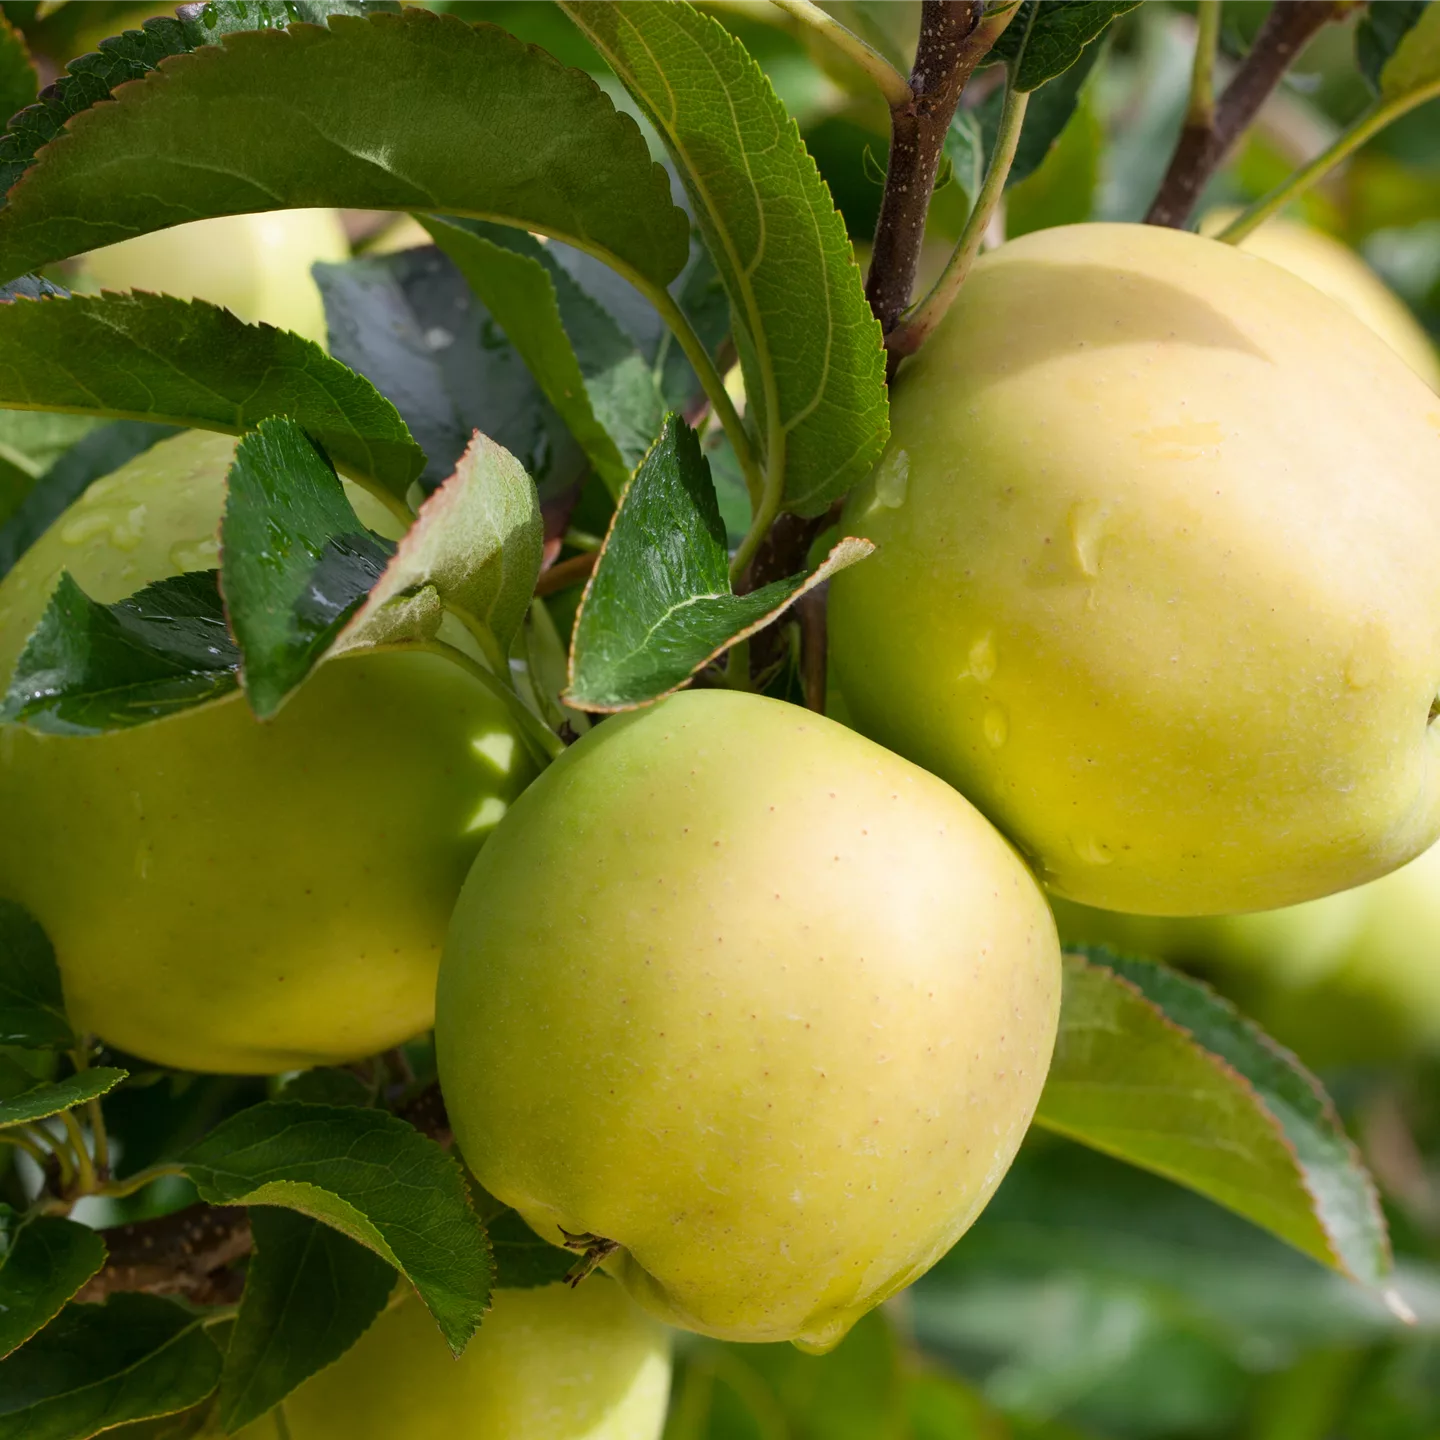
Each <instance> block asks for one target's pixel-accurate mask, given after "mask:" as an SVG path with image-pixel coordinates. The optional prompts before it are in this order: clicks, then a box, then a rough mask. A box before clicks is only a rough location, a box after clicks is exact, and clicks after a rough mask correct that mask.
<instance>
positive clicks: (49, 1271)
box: [0, 1206, 105, 1359]
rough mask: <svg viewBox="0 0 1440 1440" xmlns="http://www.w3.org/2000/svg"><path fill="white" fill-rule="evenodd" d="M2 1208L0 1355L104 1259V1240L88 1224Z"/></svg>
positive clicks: (50, 1314)
mask: <svg viewBox="0 0 1440 1440" xmlns="http://www.w3.org/2000/svg"><path fill="white" fill-rule="evenodd" d="M4 1212H5V1207H4V1206H0V1359H3V1358H4V1357H5V1356H6V1355H8V1354H9V1353H10V1352H11V1351H12V1350H14V1349H16V1348H17V1347H18V1346H21V1345H23V1344H24V1343H25V1342H26V1341H27V1340H28V1339H29V1338H30V1337H31V1336H32V1335H34V1334H35V1333H36V1332H37V1331H39V1330H42V1329H43V1328H44V1327H45V1326H46V1325H48V1324H49V1323H50V1321H51V1320H53V1319H54V1318H55V1316H56V1315H58V1314H59V1313H60V1310H61V1308H62V1307H63V1306H64V1304H65V1302H66V1301H67V1300H69V1299H70V1298H71V1296H73V1295H74V1294H75V1292H76V1291H77V1290H79V1289H80V1287H81V1286H82V1285H83V1284H84V1283H85V1282H86V1281H87V1280H88V1279H89V1278H90V1277H91V1276H92V1275H93V1274H95V1272H96V1271H97V1270H99V1268H100V1267H101V1266H102V1265H103V1264H104V1263H105V1242H104V1241H103V1240H102V1239H101V1238H100V1236H99V1234H98V1233H97V1232H96V1231H94V1230H91V1229H90V1228H89V1227H88V1226H85V1225H77V1224H76V1223H75V1221H73V1220H65V1219H62V1218H61V1217H60V1216H58V1215H39V1216H35V1217H33V1218H31V1219H27V1220H23V1221H22V1220H20V1219H18V1217H16V1216H15V1215H14V1213H13V1212H11V1213H10V1214H9V1215H8V1216H7V1215H6V1214H5V1213H4Z"/></svg>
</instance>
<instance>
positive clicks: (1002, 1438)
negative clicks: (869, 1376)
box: [905, 1368, 1010, 1440]
mask: <svg viewBox="0 0 1440 1440" xmlns="http://www.w3.org/2000/svg"><path fill="white" fill-rule="evenodd" d="M905 1420H906V1424H907V1425H908V1426H909V1429H908V1430H907V1431H906V1435H905V1440H1008V1437H1009V1434H1010V1427H1009V1426H1008V1425H1007V1424H1006V1423H1005V1419H1004V1417H1003V1416H1001V1415H999V1414H997V1413H996V1411H995V1410H994V1409H993V1408H992V1407H991V1406H990V1405H989V1404H987V1403H986V1401H985V1397H984V1396H983V1395H981V1393H980V1392H979V1391H978V1390H976V1389H975V1388H973V1387H972V1386H970V1385H967V1384H966V1383H965V1382H964V1381H963V1380H961V1379H960V1378H959V1376H957V1375H951V1374H948V1373H947V1372H945V1371H943V1370H939V1369H931V1368H926V1369H924V1370H919V1371H916V1372H914V1373H913V1374H910V1375H907V1376H906V1377H905Z"/></svg>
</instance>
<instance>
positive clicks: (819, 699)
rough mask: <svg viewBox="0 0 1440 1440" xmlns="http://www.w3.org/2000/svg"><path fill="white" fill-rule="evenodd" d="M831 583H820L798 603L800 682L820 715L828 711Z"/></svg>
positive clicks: (807, 703) (807, 701) (810, 707)
mask: <svg viewBox="0 0 1440 1440" xmlns="http://www.w3.org/2000/svg"><path fill="white" fill-rule="evenodd" d="M829 598H830V586H829V583H828V582H827V583H826V584H824V585H817V586H816V587H815V588H814V589H813V590H807V591H806V592H805V594H803V595H802V596H801V597H800V598H799V600H797V601H796V602H795V610H796V613H797V614H798V615H799V617H800V685H801V688H802V689H803V690H804V692H805V707H806V709H808V710H813V711H815V713H816V714H817V715H823V714H824V713H825V682H826V653H825V637H826V629H827V625H826V610H827V608H828V604H829Z"/></svg>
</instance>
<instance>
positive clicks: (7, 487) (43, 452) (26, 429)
mask: <svg viewBox="0 0 1440 1440" xmlns="http://www.w3.org/2000/svg"><path fill="white" fill-rule="evenodd" d="M97 423H98V422H97V421H95V420H92V419H91V418H90V417H89V416H86V415H46V414H36V413H33V412H31V411H27V410H0V523H4V522H8V521H9V519H10V517H11V516H12V515H14V513H15V511H16V510H17V509H19V508H20V506H21V504H22V503H23V502H24V500H25V498H26V496H28V495H29V493H30V491H31V489H32V488H33V487H34V486H35V484H36V483H37V482H38V481H39V479H40V477H41V476H42V475H43V474H44V473H45V471H46V470H47V469H48V468H49V467H50V466H51V465H52V464H54V462H55V461H56V460H58V459H59V458H60V456H61V455H63V454H64V453H65V451H66V450H67V449H68V448H69V447H70V446H71V445H73V444H74V443H75V442H76V441H77V440H79V439H80V437H81V436H82V435H84V434H85V432H86V431H87V430H91V429H93V428H94V427H95V425H96V424H97Z"/></svg>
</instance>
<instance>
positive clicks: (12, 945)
mask: <svg viewBox="0 0 1440 1440" xmlns="http://www.w3.org/2000/svg"><path fill="white" fill-rule="evenodd" d="M74 1043H75V1032H74V1031H73V1030H72V1029H71V1028H70V1021H69V1020H68V1019H67V1018H66V1015H65V996H64V994H63V992H62V991H61V988H60V967H59V966H58V965H57V964H56V963H55V947H54V946H53V945H51V943H50V937H49V936H48V935H46V933H45V931H44V930H43V929H42V928H41V925H40V922H39V921H38V920H36V919H35V918H34V917H33V916H32V915H31V914H30V913H29V911H27V910H25V909H23V908H22V907H21V906H19V905H17V904H15V902H14V901H13V900H5V899H0V1045H19V1046H21V1047H23V1048H26V1049H53V1050H68V1049H69V1048H70V1046H72V1045H73V1044H74Z"/></svg>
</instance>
